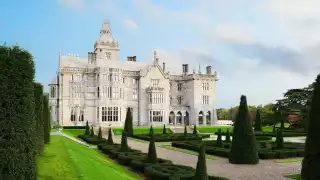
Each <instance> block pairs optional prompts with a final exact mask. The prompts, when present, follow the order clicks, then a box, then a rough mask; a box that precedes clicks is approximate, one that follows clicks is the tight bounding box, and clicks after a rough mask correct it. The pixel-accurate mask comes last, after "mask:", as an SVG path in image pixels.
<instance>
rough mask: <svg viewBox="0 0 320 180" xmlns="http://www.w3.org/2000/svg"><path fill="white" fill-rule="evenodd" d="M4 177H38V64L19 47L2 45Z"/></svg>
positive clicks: (0, 158) (0, 173)
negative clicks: (36, 104)
mask: <svg viewBox="0 0 320 180" xmlns="http://www.w3.org/2000/svg"><path fill="white" fill-rule="evenodd" d="M0 72H1V73H0V92H1V93H0V132H1V133H0V179H5V180H17V179H26V178H27V179H30V180H35V179H37V166H36V146H35V143H34V141H35V134H36V121H35V99H34V76H35V66H34V61H33V57H32V55H31V54H30V53H29V52H28V51H26V50H24V49H22V48H20V47H18V46H13V47H7V46H0Z"/></svg>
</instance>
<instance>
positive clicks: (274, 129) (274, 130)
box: [272, 124, 276, 134]
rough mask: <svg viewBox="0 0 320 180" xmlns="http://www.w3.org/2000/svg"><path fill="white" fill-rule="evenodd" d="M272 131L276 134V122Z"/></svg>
mask: <svg viewBox="0 0 320 180" xmlns="http://www.w3.org/2000/svg"><path fill="white" fill-rule="evenodd" d="M272 133H273V134H276V125H275V124H274V125H273V128H272Z"/></svg>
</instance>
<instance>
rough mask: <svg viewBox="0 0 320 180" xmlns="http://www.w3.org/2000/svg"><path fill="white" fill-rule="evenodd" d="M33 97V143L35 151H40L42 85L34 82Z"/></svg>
mask: <svg viewBox="0 0 320 180" xmlns="http://www.w3.org/2000/svg"><path fill="white" fill-rule="evenodd" d="M34 99H35V122H36V129H35V130H36V132H35V143H36V149H35V150H36V151H37V153H40V152H42V151H43V148H44V116H43V115H44V112H43V110H44V104H43V103H44V101H43V86H42V85H41V84H40V83H34Z"/></svg>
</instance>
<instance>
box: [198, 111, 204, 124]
mask: <svg viewBox="0 0 320 180" xmlns="http://www.w3.org/2000/svg"><path fill="white" fill-rule="evenodd" d="M198 123H199V124H203V112H202V111H200V112H199V118H198Z"/></svg>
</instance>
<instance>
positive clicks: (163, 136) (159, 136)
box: [132, 133, 210, 142]
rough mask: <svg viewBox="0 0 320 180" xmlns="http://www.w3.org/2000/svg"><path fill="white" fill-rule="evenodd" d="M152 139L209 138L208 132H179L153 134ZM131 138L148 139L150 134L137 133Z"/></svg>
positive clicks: (183, 139)
mask: <svg viewBox="0 0 320 180" xmlns="http://www.w3.org/2000/svg"><path fill="white" fill-rule="evenodd" d="M153 136H154V141H155V142H170V141H189V140H201V139H203V138H209V137H210V135H208V134H200V135H193V134H188V135H186V136H185V135H184V134H181V133H175V134H154V135H153ZM132 137H133V138H136V139H141V140H145V141H150V140H151V136H150V135H149V134H137V135H133V136H132Z"/></svg>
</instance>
